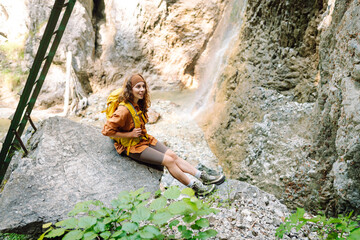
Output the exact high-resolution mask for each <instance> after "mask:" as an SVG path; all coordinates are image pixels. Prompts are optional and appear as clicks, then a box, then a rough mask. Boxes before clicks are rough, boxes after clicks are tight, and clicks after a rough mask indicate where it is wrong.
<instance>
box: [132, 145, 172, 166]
mask: <svg viewBox="0 0 360 240" xmlns="http://www.w3.org/2000/svg"><path fill="white" fill-rule="evenodd" d="M167 150H168V148H167V147H166V146H165V145H164V144H162V143H161V142H159V141H158V142H157V143H156V145H155V146H153V145H150V146H149V147H148V148H146V149H145V150H144V151H142V152H141V153H129V157H131V158H132V159H135V160H137V161H139V162H144V163H149V164H153V165H161V164H162V161H163V159H164V156H165V152H166V151H167Z"/></svg>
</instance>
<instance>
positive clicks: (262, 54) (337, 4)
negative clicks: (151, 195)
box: [200, 0, 360, 213]
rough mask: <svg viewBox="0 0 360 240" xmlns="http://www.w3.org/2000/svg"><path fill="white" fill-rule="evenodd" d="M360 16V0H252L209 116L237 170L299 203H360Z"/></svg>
mask: <svg viewBox="0 0 360 240" xmlns="http://www.w3.org/2000/svg"><path fill="white" fill-rule="evenodd" d="M359 14H360V9H359V2H358V1H329V3H327V2H323V1H301V2H298V1H276V0H268V1H249V2H248V4H247V8H246V12H245V16H244V17H245V20H244V24H243V26H242V29H241V30H240V32H239V35H238V38H237V41H236V43H235V44H234V45H233V47H232V48H231V49H230V50H229V51H230V54H231V56H230V57H229V60H228V63H227V65H226V67H225V68H224V71H222V73H221V74H220V76H219V78H218V79H217V81H216V83H215V84H214V86H213V89H212V92H213V95H212V96H211V98H212V99H214V100H213V103H210V104H209V107H208V108H207V109H206V110H205V111H204V114H205V117H204V118H203V119H202V120H201V125H202V126H203V128H204V130H205V132H206V136H207V139H208V141H209V143H210V145H211V147H212V149H213V150H214V152H215V154H216V155H217V156H218V158H219V159H220V162H221V164H222V166H223V168H224V169H225V171H226V173H227V174H228V175H229V176H230V177H232V178H236V179H239V180H243V181H247V182H249V183H251V184H254V185H256V186H259V187H260V188H262V189H266V191H269V192H272V193H274V194H275V195H276V196H277V197H279V198H280V199H282V200H283V201H284V202H286V203H287V205H288V206H292V207H296V206H311V208H313V206H317V207H319V208H325V209H326V210H328V211H329V212H332V213H336V212H337V211H344V210H349V209H358V208H359V206H360V205H359V204H360V195H359V189H360V185H359V181H360V173H359V170H358V167H357V166H358V164H359V162H360V155H359V153H360V151H359V150H360V149H359V141H360V139H359V135H360V134H359V122H358V119H359V117H360V111H359V104H358V103H359V69H360V68H359V66H360V65H359V44H360V39H359V32H360V31H359V23H358V22H359ZM200 84H201V83H200ZM215 113H216V114H215ZM204 114H203V115H204ZM214 116H215V118H214Z"/></svg>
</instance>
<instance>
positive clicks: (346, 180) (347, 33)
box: [310, 1, 360, 210]
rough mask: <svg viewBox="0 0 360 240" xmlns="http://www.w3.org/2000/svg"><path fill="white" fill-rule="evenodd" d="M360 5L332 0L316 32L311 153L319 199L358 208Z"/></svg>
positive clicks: (359, 180) (335, 205)
mask: <svg viewBox="0 0 360 240" xmlns="http://www.w3.org/2000/svg"><path fill="white" fill-rule="evenodd" d="M359 13H360V6H359V3H358V1H347V2H346V1H336V4H335V6H334V11H333V14H332V21H331V23H330V24H329V26H328V27H327V28H325V29H324V31H323V32H322V33H321V41H320V48H319V49H320V66H319V67H320V75H321V79H320V82H319V88H318V92H319V97H318V100H317V102H316V108H315V111H316V112H315V113H316V117H317V118H316V123H315V124H316V125H318V126H319V127H318V128H317V131H316V135H315V138H314V151H313V152H311V155H310V157H311V158H313V159H316V160H317V161H318V169H317V172H318V174H317V180H318V181H319V186H318V191H319V195H320V196H321V200H322V201H323V202H325V203H331V205H330V206H332V207H337V208H340V210H345V209H346V208H351V209H359V208H360V170H359V167H360V98H359V96H360V83H359V64H360V35H359V32H360V22H359V21H360V15H359Z"/></svg>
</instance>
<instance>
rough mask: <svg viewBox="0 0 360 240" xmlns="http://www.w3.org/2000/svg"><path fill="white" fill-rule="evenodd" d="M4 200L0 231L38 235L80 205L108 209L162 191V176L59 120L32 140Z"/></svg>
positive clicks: (87, 129)
mask: <svg viewBox="0 0 360 240" xmlns="http://www.w3.org/2000/svg"><path fill="white" fill-rule="evenodd" d="M28 149H29V151H30V152H29V155H28V156H27V157H26V158H20V159H13V160H12V161H13V162H17V164H16V166H13V167H12V168H13V171H12V174H11V176H10V179H9V180H8V182H7V184H6V185H5V188H4V190H3V192H2V193H1V196H0V230H3V231H6V230H9V229H11V231H12V232H14V231H15V232H20V233H34V232H37V231H39V230H41V224H42V223H46V222H50V221H52V222H55V221H57V220H60V219H64V218H66V216H67V215H66V214H67V213H68V212H69V211H70V210H71V209H72V208H73V206H74V205H75V204H76V203H77V202H79V201H85V200H96V199H98V200H101V201H103V202H106V203H109V201H110V200H112V199H114V198H115V196H116V195H117V194H118V193H119V192H120V191H122V190H135V189H138V188H141V187H144V188H145V189H146V190H147V191H152V192H154V191H156V190H157V189H158V188H159V182H160V178H161V176H162V171H159V170H156V169H154V168H152V167H149V166H145V165H143V164H139V163H137V162H135V161H133V160H130V159H128V158H126V157H122V156H120V155H119V154H118V153H117V152H116V151H115V149H114V146H113V143H112V140H110V139H109V138H107V137H104V136H103V135H102V134H101V130H100V129H98V128H95V127H92V126H87V125H82V124H78V123H75V122H72V121H70V120H67V119H64V118H60V117H55V118H50V119H48V120H45V121H43V122H42V123H41V125H40V127H39V129H38V131H37V132H36V133H35V134H33V135H32V136H31V137H30V138H29V140H28Z"/></svg>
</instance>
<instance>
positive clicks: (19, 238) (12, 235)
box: [0, 233, 30, 240]
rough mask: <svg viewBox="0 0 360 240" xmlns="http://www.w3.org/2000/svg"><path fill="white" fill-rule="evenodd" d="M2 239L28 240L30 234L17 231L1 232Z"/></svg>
mask: <svg viewBox="0 0 360 240" xmlns="http://www.w3.org/2000/svg"><path fill="white" fill-rule="evenodd" d="M0 239H2V240H28V239H30V238H29V236H26V235H23V234H16V233H0Z"/></svg>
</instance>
